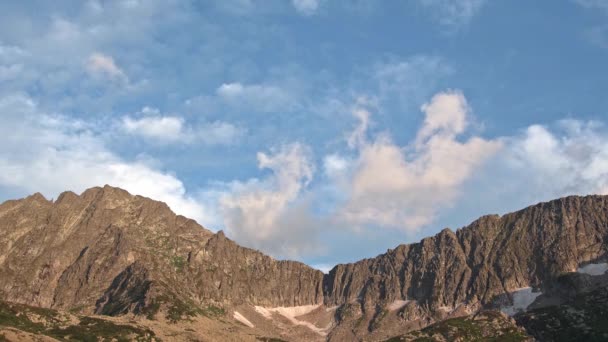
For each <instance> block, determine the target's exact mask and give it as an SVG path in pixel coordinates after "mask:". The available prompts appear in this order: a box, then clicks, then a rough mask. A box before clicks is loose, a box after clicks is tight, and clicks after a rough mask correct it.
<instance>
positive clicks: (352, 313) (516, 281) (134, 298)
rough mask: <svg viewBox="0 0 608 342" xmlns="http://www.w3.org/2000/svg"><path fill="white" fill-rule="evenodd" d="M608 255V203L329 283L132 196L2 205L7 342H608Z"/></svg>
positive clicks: (410, 253) (585, 200)
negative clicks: (591, 341) (129, 341)
mask: <svg viewBox="0 0 608 342" xmlns="http://www.w3.org/2000/svg"><path fill="white" fill-rule="evenodd" d="M607 251H608V196H593V195H592V196H585V197H579V196H570V197H565V198H561V199H557V200H553V201H550V202H545V203H539V204H536V205H533V206H530V207H528V208H525V209H522V210H519V211H517V212H513V213H510V214H506V215H503V216H498V215H488V216H483V217H481V218H479V219H477V220H476V221H474V222H473V223H471V224H470V225H468V226H466V227H463V228H460V229H458V230H456V231H452V230H450V229H444V230H442V231H441V232H440V233H438V234H437V235H435V236H432V237H429V238H425V239H423V240H421V241H420V242H418V243H414V244H403V245H399V246H397V247H395V248H394V249H391V250H388V251H387V252H386V253H384V254H381V255H378V256H377V257H375V258H369V259H364V260H360V261H358V262H355V263H350V264H340V265H337V266H335V267H334V268H333V269H332V270H331V271H329V273H327V274H324V273H323V272H321V271H319V270H316V269H313V268H311V267H309V266H307V265H305V264H303V263H300V262H295V261H281V260H275V259H274V258H272V257H270V256H267V255H265V254H263V253H262V252H260V251H257V250H253V249H250V248H246V247H242V246H240V245H238V244H237V243H235V242H234V241H232V240H230V239H229V238H227V237H226V236H225V235H224V233H223V232H222V231H219V232H217V233H213V232H212V231H210V230H207V229H206V228H204V227H202V226H200V225H199V224H198V223H197V222H195V221H194V220H191V219H188V218H186V217H183V216H179V215H176V214H174V213H173V212H172V211H171V210H170V208H169V207H168V206H167V205H166V204H164V203H162V202H158V201H154V200H152V199H149V198H145V197H141V196H134V195H132V194H130V193H128V192H127V191H125V190H122V189H119V188H114V187H111V186H104V187H96V188H91V189H88V190H86V191H84V192H83V193H82V194H80V195H78V194H75V193H73V192H64V193H62V194H61V195H60V196H59V197H58V198H57V199H56V200H53V201H51V200H48V199H46V198H45V197H44V196H42V195H41V194H39V193H37V194H34V195H31V196H29V197H27V198H24V199H20V200H10V201H7V202H4V203H3V204H1V205H0V300H1V302H0V341H2V339H5V340H9V341H12V340H32V341H38V340H39V341H47V340H48V341H54V340H60V341H62V340H87V339H88V340H94V341H95V340H108V341H111V340H119V341H120V340H142V341H144V340H163V341H224V340H234V341H247V340H251V341H256V340H257V341H326V340H328V341H384V340H392V341H400V340H403V341H414V340H419V341H423V340H424V341H428V340H437V341H443V340H450V341H452V340H455V341H456V340H462V341H470V340H480V341H481V340H495V341H501V340H502V341H531V340H534V339H537V340H541V341H559V340H564V341H566V340H572V339H573V338H574V339H576V338H582V337H585V340H596V341H601V340H608V321H606V318H605V317H608V315H606V314H608V313H607V312H605V311H606V310H605V309H604V308H605V307H606V305H604V304H606V303H608V294H607V292H608V291H607V286H608V273H605V272H606V270H608V253H607ZM113 334H114V335H113Z"/></svg>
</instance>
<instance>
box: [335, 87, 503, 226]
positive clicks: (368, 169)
mask: <svg viewBox="0 0 608 342" xmlns="http://www.w3.org/2000/svg"><path fill="white" fill-rule="evenodd" d="M421 110H422V111H423V112H424V113H425V121H424V124H423V126H422V127H421V128H420V130H419V132H418V135H417V137H416V140H415V141H414V142H412V143H411V144H409V145H408V146H405V147H401V146H398V145H397V144H395V143H394V142H393V141H392V139H391V137H390V136H389V135H388V134H387V133H381V134H379V135H378V136H376V137H374V138H373V139H371V140H369V141H368V140H366V139H365V134H366V133H365V129H366V127H367V125H368V119H369V113H368V112H366V111H365V110H364V109H356V110H355V111H354V115H355V117H357V118H358V119H359V122H360V124H359V126H358V127H357V128H356V129H355V131H354V133H353V135H351V138H353V137H357V138H356V139H349V144H351V145H353V144H352V143H351V141H357V142H358V143H357V144H356V146H357V153H358V155H357V157H356V159H355V161H354V162H353V163H352V165H351V166H350V170H349V171H348V172H347V175H348V177H350V178H349V182H348V183H347V186H346V187H344V185H342V187H343V190H344V191H345V192H346V193H348V197H347V200H346V201H345V203H344V205H343V206H342V207H341V208H340V209H339V211H338V213H337V217H338V220H341V221H344V222H347V223H349V224H352V225H354V226H355V227H362V226H382V227H388V228H397V229H402V230H406V231H412V230H416V229H418V228H420V227H422V226H424V225H427V224H429V223H430V222H432V221H433V219H434V218H435V215H436V213H437V211H438V209H440V208H441V207H443V206H449V205H451V204H452V203H453V200H454V199H455V198H456V196H457V195H458V193H459V191H460V189H461V186H462V184H463V183H464V181H465V180H467V179H468V178H470V177H471V176H473V175H474V173H475V170H476V168H477V167H478V166H480V165H481V164H482V163H483V162H484V161H485V160H486V159H488V158H489V157H490V156H491V155H493V154H494V153H495V152H496V151H497V150H498V149H499V148H500V146H501V144H500V142H498V141H494V140H485V139H483V138H480V137H477V136H472V137H469V138H468V139H466V141H464V142H462V141H460V140H459V137H460V136H461V135H463V134H464V133H465V131H466V128H467V125H468V122H467V115H468V113H469V107H468V105H467V102H466V99H465V98H464V96H463V95H462V94H461V93H460V92H457V91H447V92H443V93H439V94H437V95H435V96H434V97H433V98H432V99H431V101H430V102H429V103H427V104H425V105H423V106H422V107H421ZM333 159H335V157H334V158H333ZM330 160H331V159H330ZM330 160H328V159H326V165H328V161H330ZM332 164H335V161H334V162H332V163H329V165H332ZM330 169H334V168H332V167H330ZM340 169H344V168H342V167H341V168H340Z"/></svg>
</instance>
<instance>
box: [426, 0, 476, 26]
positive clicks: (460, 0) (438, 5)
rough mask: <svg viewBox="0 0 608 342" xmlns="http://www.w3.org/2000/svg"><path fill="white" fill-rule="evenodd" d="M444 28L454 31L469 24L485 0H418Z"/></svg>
mask: <svg viewBox="0 0 608 342" xmlns="http://www.w3.org/2000/svg"><path fill="white" fill-rule="evenodd" d="M418 2H419V3H420V4H421V5H422V6H423V7H425V8H427V9H428V10H429V11H430V12H431V16H432V17H433V19H434V20H435V21H437V23H438V24H439V25H440V26H441V27H442V29H444V30H446V32H454V31H456V30H458V29H460V28H461V27H463V26H466V25H468V24H469V22H470V21H471V19H473V17H474V16H475V15H477V13H479V11H480V10H481V8H482V7H483V5H484V3H485V0H418Z"/></svg>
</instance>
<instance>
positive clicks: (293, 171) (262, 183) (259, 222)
mask: <svg viewBox="0 0 608 342" xmlns="http://www.w3.org/2000/svg"><path fill="white" fill-rule="evenodd" d="M257 159H258V166H259V167H260V169H268V170H270V171H271V174H270V175H268V177H266V178H263V179H257V178H253V179H250V180H248V181H246V182H234V183H232V184H231V189H230V192H229V193H227V194H225V195H224V196H222V198H221V199H220V211H221V213H222V216H223V218H224V224H225V227H226V230H227V231H228V233H229V235H230V236H232V237H234V238H235V239H236V240H237V241H240V242H242V243H244V244H246V245H248V246H251V247H255V248H261V249H263V250H264V251H267V252H270V253H272V254H274V255H280V256H289V257H295V256H298V255H300V254H302V253H303V251H305V252H306V253H307V254H312V253H313V252H314V251H316V250H318V249H319V244H318V241H316V240H315V239H316V236H315V235H316V232H315V228H316V227H317V226H318V225H317V224H315V222H314V219H313V218H312V216H311V215H310V211H309V203H308V202H307V201H306V199H305V196H304V193H305V189H306V187H307V186H308V184H309V183H310V182H311V181H312V178H313V174H314V171H315V167H314V164H313V160H312V155H311V151H310V150H309V148H308V147H307V146H305V145H302V144H299V143H294V144H290V145H285V146H283V147H281V148H280V149H277V150H274V151H273V153H271V154H266V153H258V155H257Z"/></svg>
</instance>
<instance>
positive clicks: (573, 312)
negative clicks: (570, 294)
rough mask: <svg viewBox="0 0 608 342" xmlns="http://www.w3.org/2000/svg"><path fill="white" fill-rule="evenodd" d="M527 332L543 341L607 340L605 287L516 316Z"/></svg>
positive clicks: (606, 296) (607, 310)
mask: <svg viewBox="0 0 608 342" xmlns="http://www.w3.org/2000/svg"><path fill="white" fill-rule="evenodd" d="M515 319H516V320H517V322H518V323H519V324H520V325H522V326H524V327H525V328H526V330H527V331H528V333H529V334H531V335H533V336H534V337H535V338H537V339H538V340H546V341H592V342H593V341H608V288H600V289H598V290H595V291H592V292H588V293H583V294H579V295H578V296H576V297H575V298H574V299H573V300H571V301H570V302H568V303H566V304H564V305H560V306H551V307H546V308H542V309H535V310H531V311H528V312H526V313H522V314H519V315H517V316H516V317H515Z"/></svg>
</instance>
